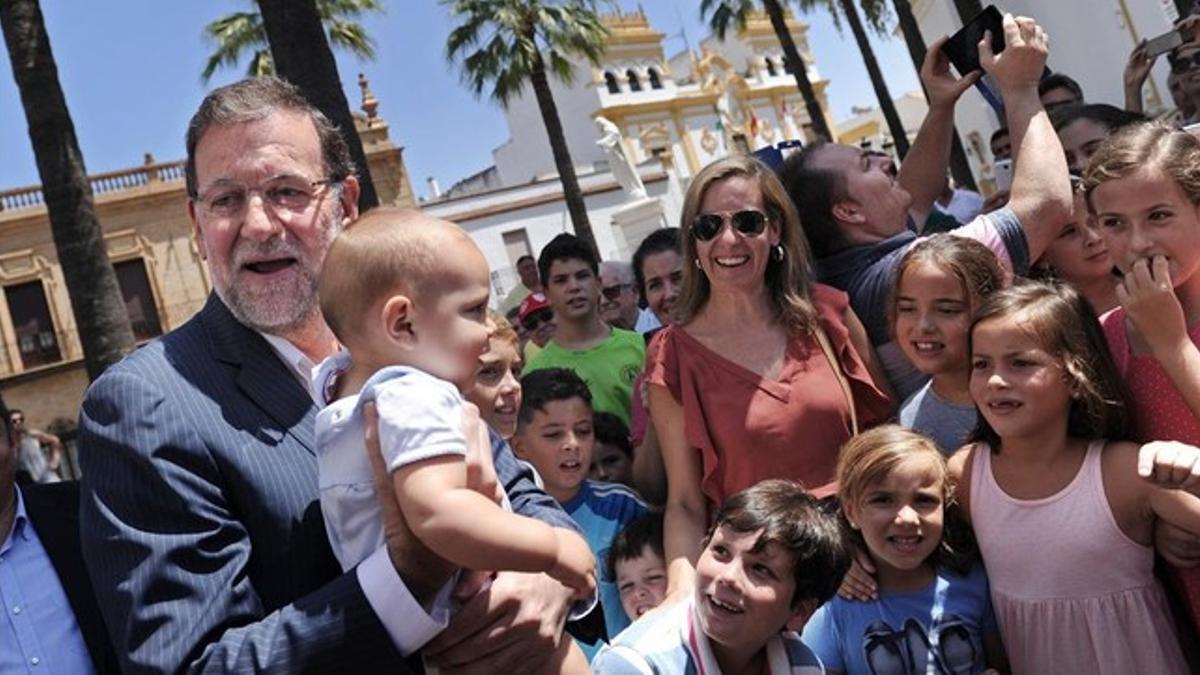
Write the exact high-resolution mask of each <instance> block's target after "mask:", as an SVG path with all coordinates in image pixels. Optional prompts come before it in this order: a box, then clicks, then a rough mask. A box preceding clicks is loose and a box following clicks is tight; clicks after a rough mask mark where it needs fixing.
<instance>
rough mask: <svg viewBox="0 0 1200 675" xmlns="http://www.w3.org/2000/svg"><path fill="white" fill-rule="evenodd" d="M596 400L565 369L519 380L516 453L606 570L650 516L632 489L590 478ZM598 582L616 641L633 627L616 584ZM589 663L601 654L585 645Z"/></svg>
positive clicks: (578, 379)
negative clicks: (628, 529) (616, 542)
mask: <svg viewBox="0 0 1200 675" xmlns="http://www.w3.org/2000/svg"><path fill="white" fill-rule="evenodd" d="M595 446H596V435H595V427H594V424H593V419H592V396H591V393H590V391H589V390H588V386H587V384H585V383H584V381H583V380H582V379H580V377H579V376H578V375H576V374H575V373H573V372H572V371H570V370H567V369H565V368H547V369H545V370H537V371H534V372H532V373H528V374H526V375H525V376H524V377H523V378H521V410H520V413H518V415H517V434H516V435H515V436H514V437H513V450H514V451H516V453H517V456H518V457H520V458H521V459H524V460H525V461H527V462H529V463H530V464H532V465H533V467H534V468H535V469H536V470H537V472H538V474H539V475H540V476H541V478H542V483H543V485H544V486H545V490H546V493H547V494H549V495H550V496H551V497H554V499H556V500H557V501H558V503H559V504H561V505H562V507H563V510H564V511H566V512H567V513H568V514H569V515H570V516H571V517H572V518H574V519H575V522H576V523H577V524H578V525H579V527H580V529H581V530H583V535H584V538H585V539H587V542H588V545H589V546H590V547H591V549H592V553H594V554H595V556H596V560H597V561H598V569H603V561H604V560H605V559H607V557H608V549H609V547H610V546H611V545H612V542H613V539H614V538H616V536H617V533H618V532H620V531H621V529H622V528H624V527H625V525H627V524H628V523H629V522H630V521H632V520H634V519H636V518H637V517H639V516H641V515H642V514H644V513H646V511H647V508H646V504H645V502H643V501H642V500H641V498H640V497H638V496H637V494H636V493H634V492H633V491H632V490H630V489H629V488H627V487H625V486H624V485H618V484H616V483H601V482H594V481H590V480H588V479H587V474H588V469H589V468H590V466H591V461H592V453H593V452H594V451H595ZM606 577H607V575H602V577H601V578H600V580H599V588H600V602H601V604H602V605H603V606H604V622H605V624H606V627H607V630H608V635H609V636H613V635H616V634H617V633H619V632H620V631H621V630H623V629H624V628H625V627H626V626H628V625H629V618H628V617H626V616H625V610H624V609H623V608H622V607H621V597H620V593H619V592H618V591H617V586H616V583H615V580H614V579H611V578H606ZM580 646H582V647H583V648H584V653H585V654H587V656H588V657H589V658H590V657H591V656H592V655H593V654H594V653H595V652H596V650H597V649H598V647H591V646H589V645H585V644H581V645H580Z"/></svg>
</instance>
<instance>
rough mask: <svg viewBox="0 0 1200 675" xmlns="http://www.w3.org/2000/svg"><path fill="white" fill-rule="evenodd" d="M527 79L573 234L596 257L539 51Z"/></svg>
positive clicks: (585, 206) (580, 192) (590, 227)
mask: <svg viewBox="0 0 1200 675" xmlns="http://www.w3.org/2000/svg"><path fill="white" fill-rule="evenodd" d="M529 80H530V82H532V83H533V94H534V96H536V97H537V103H538V110H540V111H541V113H542V123H543V124H545V125H546V135H547V136H548V137H549V138H550V151H551V152H552V153H554V166H555V168H557V169H558V180H559V181H560V182H562V187H563V198H564V199H565V200H566V202H567V213H569V214H570V216H571V225H572V226H574V228H575V235H576V236H578V237H579V238H580V239H583V240H584V241H586V242H587V243H588V245H590V246H591V247H592V251H593V252H594V253H595V254H596V258H597V259H599V258H600V249H599V247H597V246H596V237H595V235H594V234H592V224H591V222H589V221H588V213H587V204H585V203H584V201H583V190H581V189H580V188H579V179H578V178H576V177H575V164H574V162H572V161H571V151H570V150H569V149H568V148H567V137H566V135H565V134H564V133H563V128H562V121H561V120H559V118H558V106H556V105H555V104H554V96H553V94H551V93H550V81H549V80H548V79H547V78H546V64H545V63H544V62H543V61H542V57H541V54H536V55H535V56H534V62H533V69H532V72H531V73H530V75H529Z"/></svg>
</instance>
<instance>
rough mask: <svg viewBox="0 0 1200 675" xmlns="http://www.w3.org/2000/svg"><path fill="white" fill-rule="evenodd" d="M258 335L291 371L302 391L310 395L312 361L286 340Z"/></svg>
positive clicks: (313, 365) (276, 336)
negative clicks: (302, 388)
mask: <svg viewBox="0 0 1200 675" xmlns="http://www.w3.org/2000/svg"><path fill="white" fill-rule="evenodd" d="M259 335H261V336H263V339H265V340H266V341H267V344H269V345H271V349H274V350H275V353H276V354H278V355H279V358H280V360H282V361H283V363H284V364H285V365H286V366H287V367H288V370H290V371H292V374H293V375H295V376H296V379H298V380H299V381H300V384H301V386H303V387H304V391H306V392H309V394H310V395H311V393H312V376H313V368H314V367H315V366H316V364H315V363H313V362H312V359H310V358H308V355H306V354H305V353H304V352H302V351H300V348H299V347H297V346H296V345H294V344H292V343H291V342H289V341H288V339H287V338H284V337H280V336H278V335H271V334H269V333H262V332H259Z"/></svg>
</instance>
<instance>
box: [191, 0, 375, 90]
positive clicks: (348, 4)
mask: <svg viewBox="0 0 1200 675" xmlns="http://www.w3.org/2000/svg"><path fill="white" fill-rule="evenodd" d="M367 12H378V13H382V12H383V6H382V5H381V4H380V3H379V1H378V0H317V13H318V14H319V15H320V16H321V23H322V24H324V26H325V28H326V35H327V36H328V37H329V44H331V45H333V46H334V47H337V48H339V49H344V50H346V51H348V52H350V53H351V54H354V55H355V56H357V57H359V58H360V59H364V60H368V61H373V60H375V41H374V40H372V39H371V36H370V35H367V30H366V29H365V28H363V26H362V24H360V23H358V22H357V21H355V19H357V18H358V17H360V16H362V15H363V14H366V13H367ZM204 37H205V38H207V39H208V40H209V41H210V42H212V43H213V44H214V45H215V46H216V49H215V50H214V51H213V53H212V54H211V55H209V57H208V63H207V64H206V65H205V66H204V72H202V73H201V74H200V79H201V80H203V81H204V82H205V83H207V82H208V81H209V80H210V79H211V78H212V76H213V73H215V72H217V70H218V69H220V68H221V67H223V66H235V65H237V63H238V62H239V61H241V60H242V55H243V54H244V53H245V52H246V51H247V50H249V51H253V56H251V57H250V65H249V67H248V68H247V69H246V75H247V76H248V77H256V76H260V75H274V74H275V63H274V62H273V61H272V60H271V52H270V50H269V49H268V47H267V33H266V31H265V30H264V29H263V20H262V14H259V13H258V12H252V11H248V12H234V13H232V14H227V15H225V16H223V17H221V18H219V19H217V20H216V21H213V22H212V23H210V24H208V25H207V26H205V27H204Z"/></svg>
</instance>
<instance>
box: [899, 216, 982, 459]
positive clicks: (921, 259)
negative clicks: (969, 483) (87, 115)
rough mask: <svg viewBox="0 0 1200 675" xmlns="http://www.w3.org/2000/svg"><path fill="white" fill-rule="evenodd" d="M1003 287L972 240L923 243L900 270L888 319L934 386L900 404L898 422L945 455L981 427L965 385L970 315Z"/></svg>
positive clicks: (938, 237) (940, 237) (942, 237)
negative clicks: (928, 441)
mask: <svg viewBox="0 0 1200 675" xmlns="http://www.w3.org/2000/svg"><path fill="white" fill-rule="evenodd" d="M1003 287H1004V272H1003V270H1002V269H1001V267H1000V263H999V262H998V261H997V260H996V254H994V253H992V251H991V249H989V248H988V247H987V246H984V245H983V244H981V243H979V242H977V241H975V240H974V239H967V238H965V237H959V236H956V235H953V234H935V235H933V236H931V237H926V238H924V239H922V240H921V241H919V242H917V244H915V245H914V246H913V247H912V248H911V249H909V250H908V253H905V254H904V258H903V259H902V260H901V261H900V265H899V266H898V267H897V268H896V279H895V283H894V284H893V285H892V297H891V302H890V303H889V304H888V315H889V316H888V318H889V319H890V320H891V330H892V335H893V336H894V337H895V338H896V343H897V344H898V345H899V346H900V351H902V352H904V356H905V357H906V358H907V359H908V360H909V361H910V362H911V363H912V364H913V366H914V367H916V369H917V370H919V371H921V372H922V373H924V374H925V375H929V376H930V380H929V382H926V383H925V385H924V386H922V387H921V388H920V389H918V390H917V391H916V392H914V393H913V394H912V396H909V397H908V398H907V399H906V400H905V401H904V403H902V404H901V405H900V417H899V421H900V424H903V425H904V426H906V427H908V428H910V429H913V430H914V431H919V432H921V433H923V434H925V435H926V436H929V437H930V438H932V439H933V440H934V441H936V442H937V444H938V447H939V448H940V449H941V451H942V453H943V454H945V455H946V456H947V457H949V456H950V455H952V454H954V451H955V450H958V449H959V448H960V447H962V445H963V443H964V442H966V440H967V436H968V435H969V434H970V433H971V430H973V429H974V428H975V422H976V412H975V404H974V403H973V402H972V401H971V392H969V391H967V383H968V381H969V380H970V376H971V352H970V350H969V349H967V332H968V331H967V329H968V328H969V327H970V326H971V313H972V312H973V311H974V310H975V309H976V308H978V307H979V305H980V304H981V303H982V302H983V300H984V299H985V298H987V296H988V295H990V294H992V293H993V292H995V291H998V290H1000V289H1001V288H1003Z"/></svg>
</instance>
